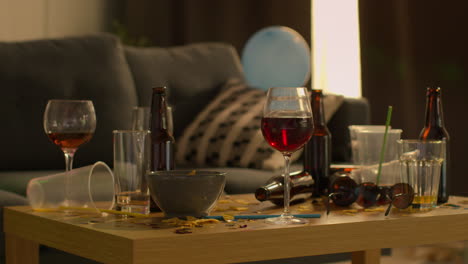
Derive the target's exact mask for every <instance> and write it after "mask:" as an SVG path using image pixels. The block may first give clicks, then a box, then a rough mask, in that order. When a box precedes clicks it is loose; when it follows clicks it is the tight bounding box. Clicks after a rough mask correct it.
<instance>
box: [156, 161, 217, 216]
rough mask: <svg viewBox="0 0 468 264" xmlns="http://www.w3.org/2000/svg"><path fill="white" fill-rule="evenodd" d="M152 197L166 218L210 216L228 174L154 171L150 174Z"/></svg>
mask: <svg viewBox="0 0 468 264" xmlns="http://www.w3.org/2000/svg"><path fill="white" fill-rule="evenodd" d="M147 180H148V185H149V189H150V193H151V197H152V198H153V200H154V201H155V202H156V204H157V205H158V206H159V208H160V209H161V210H162V211H163V212H164V214H165V216H166V217H186V216H194V217H203V216H207V215H208V214H209V213H210V211H211V210H212V209H213V207H214V206H215V205H216V201H217V200H218V198H219V196H220V195H221V193H222V192H223V190H224V185H225V184H226V173H223V172H216V171H190V170H172V171H153V172H149V173H148V174H147Z"/></svg>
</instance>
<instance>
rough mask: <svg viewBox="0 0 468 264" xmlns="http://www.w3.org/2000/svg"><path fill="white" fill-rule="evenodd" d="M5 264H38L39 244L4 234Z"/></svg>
mask: <svg viewBox="0 0 468 264" xmlns="http://www.w3.org/2000/svg"><path fill="white" fill-rule="evenodd" d="M5 249H6V252H5V253H6V264H39V244H38V243H36V242H33V241H30V240H26V239H23V238H21V237H18V236H16V235H12V234H8V233H6V234H5Z"/></svg>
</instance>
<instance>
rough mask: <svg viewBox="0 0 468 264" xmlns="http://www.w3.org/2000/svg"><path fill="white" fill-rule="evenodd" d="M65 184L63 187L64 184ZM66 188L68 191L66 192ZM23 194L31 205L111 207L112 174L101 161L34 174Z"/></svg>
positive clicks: (95, 208) (66, 209) (54, 207)
mask: <svg viewBox="0 0 468 264" xmlns="http://www.w3.org/2000/svg"><path fill="white" fill-rule="evenodd" d="M66 183H68V184H69V186H70V187H69V188H65V184H66ZM66 191H68V193H66ZM26 193H27V198H28V200H29V203H30V205H31V207H32V208H34V209H52V208H53V209H57V208H61V207H62V208H63V209H64V210H65V211H70V210H73V209H91V210H95V211H96V212H98V209H112V207H113V206H114V198H115V193H114V175H113V174H112V170H111V169H110V168H109V167H108V166H107V165H106V164H105V163H104V162H100V161H99V162H96V163H94V164H92V165H89V166H85V167H81V168H76V169H72V170H70V171H66V172H62V173H58V174H53V175H49V176H44V177H38V178H34V179H32V180H30V181H29V183H28V186H27V190H26Z"/></svg>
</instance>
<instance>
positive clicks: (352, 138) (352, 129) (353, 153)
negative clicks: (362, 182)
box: [348, 125, 392, 164]
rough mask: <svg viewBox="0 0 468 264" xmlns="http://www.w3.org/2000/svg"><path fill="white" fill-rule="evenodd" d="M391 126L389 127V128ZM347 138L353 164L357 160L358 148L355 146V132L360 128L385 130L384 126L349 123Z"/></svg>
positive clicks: (377, 130)
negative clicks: (349, 142)
mask: <svg viewBox="0 0 468 264" xmlns="http://www.w3.org/2000/svg"><path fill="white" fill-rule="evenodd" d="M391 128H392V127H389V129H391ZM348 129H349V138H350V141H351V157H352V161H353V163H354V164H357V161H358V160H359V149H358V147H357V132H358V131H361V130H368V131H376V132H385V126H380V125H379V126H375V125H351V126H348Z"/></svg>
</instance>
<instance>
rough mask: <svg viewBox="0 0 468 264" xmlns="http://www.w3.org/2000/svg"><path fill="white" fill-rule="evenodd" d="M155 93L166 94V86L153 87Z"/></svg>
mask: <svg viewBox="0 0 468 264" xmlns="http://www.w3.org/2000/svg"><path fill="white" fill-rule="evenodd" d="M153 93H157V94H166V87H165V86H161V87H153Z"/></svg>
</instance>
